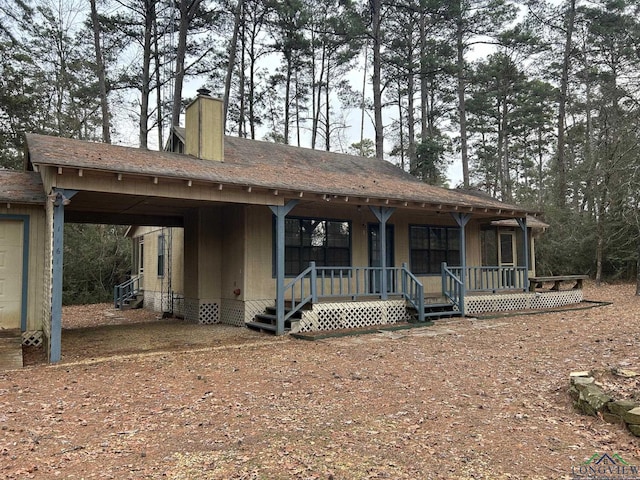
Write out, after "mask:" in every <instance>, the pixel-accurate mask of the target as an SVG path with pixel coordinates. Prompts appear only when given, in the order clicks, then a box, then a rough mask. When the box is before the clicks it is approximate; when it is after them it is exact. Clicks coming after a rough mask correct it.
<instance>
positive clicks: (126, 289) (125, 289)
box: [113, 275, 143, 308]
mask: <svg viewBox="0 0 640 480" xmlns="http://www.w3.org/2000/svg"><path fill="white" fill-rule="evenodd" d="M142 277H143V276H142V275H134V276H132V277H131V278H130V279H129V280H127V281H126V282H123V283H121V284H120V285H116V286H115V287H113V306H114V308H120V307H122V305H123V304H124V302H125V301H127V300H129V299H130V298H133V297H135V296H136V295H137V294H138V292H140V285H141V284H142Z"/></svg>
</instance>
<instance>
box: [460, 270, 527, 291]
mask: <svg viewBox="0 0 640 480" xmlns="http://www.w3.org/2000/svg"><path fill="white" fill-rule="evenodd" d="M448 269H449V271H451V273H452V274H453V275H455V276H456V277H457V278H463V276H462V267H448ZM464 273H465V275H464V279H465V287H466V291H467V292H497V291H500V290H521V291H524V292H526V291H527V290H528V288H529V285H528V281H527V268H526V267H466V270H465V272H464Z"/></svg>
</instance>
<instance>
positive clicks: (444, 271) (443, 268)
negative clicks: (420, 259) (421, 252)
mask: <svg viewBox="0 0 640 480" xmlns="http://www.w3.org/2000/svg"><path fill="white" fill-rule="evenodd" d="M440 272H441V273H440V275H441V276H442V294H443V295H445V294H446V293H447V262H442V265H441V267H440Z"/></svg>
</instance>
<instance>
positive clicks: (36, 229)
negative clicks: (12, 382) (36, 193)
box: [0, 204, 47, 345]
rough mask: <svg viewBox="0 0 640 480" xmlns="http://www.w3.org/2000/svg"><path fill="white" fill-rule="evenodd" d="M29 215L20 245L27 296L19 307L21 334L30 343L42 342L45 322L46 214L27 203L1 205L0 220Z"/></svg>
mask: <svg viewBox="0 0 640 480" xmlns="http://www.w3.org/2000/svg"><path fill="white" fill-rule="evenodd" d="M22 217H25V218H28V220H27V221H28V227H29V228H28V232H29V238H28V239H26V241H25V239H23V245H25V246H26V248H27V249H28V252H24V251H23V255H24V254H25V253H26V254H27V265H28V266H27V271H26V272H22V275H23V278H24V275H26V280H27V298H26V305H23V304H22V302H21V309H22V310H25V311H26V312H25V313H26V325H25V327H26V328H25V330H24V334H23V337H24V338H25V339H26V340H27V341H28V342H29V343H30V344H36V345H39V344H40V343H41V342H42V330H43V328H44V327H43V324H44V318H45V316H44V315H43V314H44V309H45V305H46V295H42V294H41V293H43V289H45V265H46V255H44V254H43V253H44V252H45V246H46V237H47V227H46V215H45V207H44V206H42V205H40V206H35V205H34V206H29V205H13V204H12V205H11V206H10V207H6V206H4V207H2V208H0V221H2V219H3V218H7V219H9V220H11V219H12V218H13V219H17V220H22V222H24V221H25V220H24V219H23V218H22Z"/></svg>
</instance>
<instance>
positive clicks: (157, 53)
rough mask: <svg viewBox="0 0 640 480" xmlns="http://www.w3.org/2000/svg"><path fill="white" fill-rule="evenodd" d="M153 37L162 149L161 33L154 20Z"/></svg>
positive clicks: (160, 145) (159, 142)
mask: <svg viewBox="0 0 640 480" xmlns="http://www.w3.org/2000/svg"><path fill="white" fill-rule="evenodd" d="M153 38H154V39H155V41H154V42H153V46H154V48H153V63H154V79H155V84H156V85H155V87H156V88H155V90H156V123H157V132H158V148H159V149H160V150H162V149H163V141H164V138H163V136H164V119H163V115H164V107H163V105H162V101H163V98H162V87H161V82H162V79H161V78H160V75H161V71H162V66H161V61H160V51H159V45H160V41H159V34H158V22H157V19H156V21H154V22H153Z"/></svg>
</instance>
